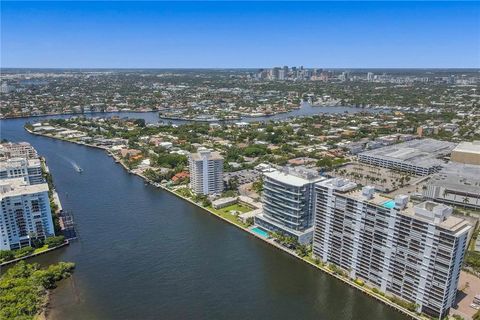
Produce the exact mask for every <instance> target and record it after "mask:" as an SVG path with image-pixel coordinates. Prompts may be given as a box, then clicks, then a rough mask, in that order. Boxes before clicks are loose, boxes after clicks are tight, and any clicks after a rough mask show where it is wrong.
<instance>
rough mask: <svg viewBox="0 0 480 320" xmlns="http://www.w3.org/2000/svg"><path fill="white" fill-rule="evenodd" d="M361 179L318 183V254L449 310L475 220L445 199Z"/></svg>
mask: <svg viewBox="0 0 480 320" xmlns="http://www.w3.org/2000/svg"><path fill="white" fill-rule="evenodd" d="M355 187H356V185H355V184H354V183H352V182H349V181H348V180H343V179H338V178H336V179H330V180H325V181H322V182H319V183H317V184H316V185H315V235H314V240H313V254H314V256H315V257H316V258H318V259H321V260H322V261H323V262H325V263H332V264H335V265H337V266H339V267H341V268H342V269H343V270H345V272H347V273H348V274H349V277H351V278H353V279H356V278H359V279H362V280H364V281H366V282H367V284H368V285H369V286H373V287H376V288H378V289H379V290H380V291H382V292H385V293H388V294H392V295H394V296H397V297H399V298H402V299H404V300H407V301H409V302H412V303H415V304H416V306H417V311H421V312H423V313H426V314H428V315H431V316H433V317H435V318H443V317H444V316H445V315H446V314H448V311H449V308H450V307H451V306H452V305H454V303H455V297H456V293H457V286H458V280H459V276H460V270H461V266H462V262H463V258H464V254H465V250H466V246H467V237H468V232H469V230H470V228H471V226H470V225H469V224H468V222H467V221H466V220H465V219H461V218H457V217H454V216H452V215H451V214H452V208H451V207H448V206H446V205H443V204H439V203H435V202H431V201H426V202H423V203H421V204H418V205H413V204H411V203H410V202H409V199H408V197H407V196H397V197H396V198H395V200H392V199H388V198H385V197H382V196H380V195H377V194H375V192H374V188H373V187H364V188H363V189H362V190H357V189H356V188H355Z"/></svg>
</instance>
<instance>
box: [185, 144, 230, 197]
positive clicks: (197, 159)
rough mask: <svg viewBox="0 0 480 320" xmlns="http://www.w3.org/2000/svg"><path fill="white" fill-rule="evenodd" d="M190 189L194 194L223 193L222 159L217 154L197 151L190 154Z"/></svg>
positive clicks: (203, 150) (201, 150)
mask: <svg viewBox="0 0 480 320" xmlns="http://www.w3.org/2000/svg"><path fill="white" fill-rule="evenodd" d="M189 168H190V188H191V189H192V191H193V192H195V193H196V194H203V195H209V194H220V193H222V191H223V157H222V156H221V155H220V153H218V152H214V151H211V150H208V149H199V150H198V152H197V153H192V154H190V157H189Z"/></svg>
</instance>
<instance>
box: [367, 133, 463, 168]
mask: <svg viewBox="0 0 480 320" xmlns="http://www.w3.org/2000/svg"><path fill="white" fill-rule="evenodd" d="M455 146H456V144H455V143H452V142H447V141H439V140H434V139H421V140H411V141H407V142H403V143H398V144H394V145H390V146H386V147H383V148H379V149H374V150H369V151H365V152H362V153H359V154H358V160H359V161H360V162H364V163H367V164H370V165H373V166H379V167H383V168H388V169H394V170H399V171H404V172H409V173H412V174H415V175H419V176H425V175H429V174H433V173H435V172H438V171H439V170H440V169H441V168H442V167H443V165H444V164H445V162H446V161H444V160H442V159H441V158H442V157H444V156H446V155H448V154H450V153H451V152H452V150H453V149H454V148H455Z"/></svg>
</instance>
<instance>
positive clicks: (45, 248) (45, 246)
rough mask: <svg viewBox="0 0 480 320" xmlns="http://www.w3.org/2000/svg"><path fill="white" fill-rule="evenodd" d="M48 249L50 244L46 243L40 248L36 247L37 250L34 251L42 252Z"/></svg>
mask: <svg viewBox="0 0 480 320" xmlns="http://www.w3.org/2000/svg"><path fill="white" fill-rule="evenodd" d="M47 249H48V246H47V245H44V246H43V247H40V248H37V249H35V251H33V253H40V252H43V251H45V250H47Z"/></svg>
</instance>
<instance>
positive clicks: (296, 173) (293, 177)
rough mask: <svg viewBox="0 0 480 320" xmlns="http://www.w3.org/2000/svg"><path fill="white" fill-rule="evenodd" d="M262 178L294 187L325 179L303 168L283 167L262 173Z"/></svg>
mask: <svg viewBox="0 0 480 320" xmlns="http://www.w3.org/2000/svg"><path fill="white" fill-rule="evenodd" d="M264 176H266V177H268V178H271V179H273V180H276V181H279V182H282V183H285V184H288V185H292V186H295V187H301V186H304V185H306V184H310V183H315V182H319V181H322V180H324V179H325V178H323V177H321V176H319V175H318V172H317V171H316V170H312V169H307V168H305V167H284V168H282V169H281V170H274V171H270V172H264Z"/></svg>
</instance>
